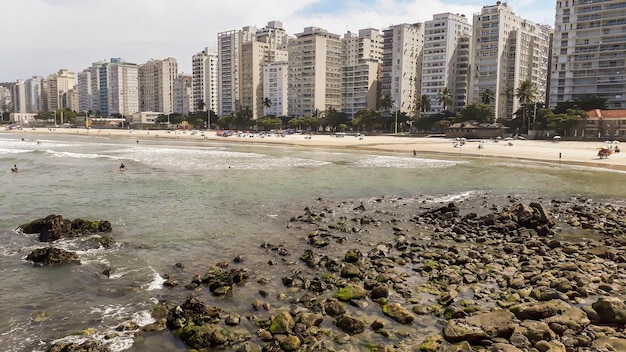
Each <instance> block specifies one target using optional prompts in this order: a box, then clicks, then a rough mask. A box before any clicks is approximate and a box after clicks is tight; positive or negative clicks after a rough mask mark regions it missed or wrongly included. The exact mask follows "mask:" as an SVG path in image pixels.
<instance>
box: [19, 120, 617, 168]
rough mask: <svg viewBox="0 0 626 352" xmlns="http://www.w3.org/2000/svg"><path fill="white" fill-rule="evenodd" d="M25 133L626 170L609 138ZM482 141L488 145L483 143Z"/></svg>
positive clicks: (59, 130)
mask: <svg viewBox="0 0 626 352" xmlns="http://www.w3.org/2000/svg"><path fill="white" fill-rule="evenodd" d="M12 133H17V134H23V135H24V137H23V138H24V139H25V140H29V139H30V138H29V137H28V135H29V134H74V135H76V134H79V135H89V136H99V137H102V136H111V137H128V138H129V139H135V142H138V143H141V141H148V140H154V139H157V138H161V139H163V138H166V139H181V140H198V141H202V140H207V141H224V142H237V143H266V144H278V145H294V146H299V147H314V148H339V149H358V150H373V151H384V152H392V153H408V154H413V153H414V152H415V155H416V156H419V154H420V153H444V154H452V155H454V154H456V155H460V156H474V157H491V158H510V159H520V160H536V161H543V162H553V163H567V164H571V165H580V166H590V167H601V168H607V169H614V170H626V154H624V153H613V154H612V155H610V156H609V157H608V158H603V159H600V158H599V157H598V150H599V148H601V147H610V148H615V147H616V146H619V144H612V143H611V144H607V143H606V141H602V142H599V141H592V142H583V141H562V140H558V141H557V140H552V141H549V140H523V139H514V140H467V141H465V143H464V144H463V145H460V143H459V142H458V141H456V140H455V139H452V138H443V137H412V136H405V135H375V136H367V135H360V136H359V135H358V134H345V135H340V136H336V135H330V134H315V135H308V134H307V135H303V134H290V135H285V136H284V137H283V136H281V135H279V134H273V135H265V136H263V137H262V136H260V135H259V134H246V133H242V134H240V135H237V134H234V135H231V136H229V137H222V136H218V135H217V133H216V131H215V130H211V131H198V132H197V133H194V134H192V131H181V130H178V131H166V130H150V131H147V130H119V129H101V130H99V129H89V130H87V129H84V128H83V129H73V128H56V129H47V128H36V129H23V130H18V131H13V132H12ZM479 145H482V147H481V148H479Z"/></svg>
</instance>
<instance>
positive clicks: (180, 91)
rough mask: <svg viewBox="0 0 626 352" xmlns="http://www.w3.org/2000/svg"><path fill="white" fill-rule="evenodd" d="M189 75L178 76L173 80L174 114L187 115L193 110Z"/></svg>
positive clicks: (191, 79)
mask: <svg viewBox="0 0 626 352" xmlns="http://www.w3.org/2000/svg"><path fill="white" fill-rule="evenodd" d="M192 81H193V78H192V77H191V76H189V75H183V74H181V75H179V76H178V77H177V78H176V79H175V80H174V113H177V114H181V115H187V114H189V112H190V111H191V110H192V108H193V93H192V87H191V84H192Z"/></svg>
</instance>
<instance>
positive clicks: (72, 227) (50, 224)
mask: <svg viewBox="0 0 626 352" xmlns="http://www.w3.org/2000/svg"><path fill="white" fill-rule="evenodd" d="M19 228H20V229H22V231H23V232H24V233H32V234H39V241H41V242H53V241H56V240H58V239H61V238H68V237H79V236H83V235H90V234H95V233H101V232H111V230H112V228H111V223H110V222H108V221H107V220H102V221H88V220H84V219H75V220H73V221H71V220H68V219H64V218H63V217H62V216H61V215H54V214H53V215H48V216H46V217H45V218H43V219H37V220H34V221H31V222H30V223H27V224H23V225H20V226H19Z"/></svg>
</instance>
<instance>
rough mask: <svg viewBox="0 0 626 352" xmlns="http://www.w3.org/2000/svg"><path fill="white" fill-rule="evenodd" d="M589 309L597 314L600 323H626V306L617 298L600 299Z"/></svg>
mask: <svg viewBox="0 0 626 352" xmlns="http://www.w3.org/2000/svg"><path fill="white" fill-rule="evenodd" d="M591 307H592V308H593V310H595V311H596V313H598V317H599V319H600V322H602V323H607V324H614V323H617V324H624V323H626V304H624V302H622V301H621V300H619V299H617V298H613V297H600V298H598V300H597V301H596V302H594V303H593V304H592V305H591Z"/></svg>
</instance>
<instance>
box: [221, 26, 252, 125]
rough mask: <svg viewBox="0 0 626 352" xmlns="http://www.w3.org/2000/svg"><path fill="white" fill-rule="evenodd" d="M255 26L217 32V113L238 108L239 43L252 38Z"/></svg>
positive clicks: (225, 112)
mask: <svg viewBox="0 0 626 352" xmlns="http://www.w3.org/2000/svg"><path fill="white" fill-rule="evenodd" d="M255 35H256V27H252V26H246V27H243V29H241V30H230V31H225V32H220V33H218V34H217V55H218V64H217V67H218V68H217V84H218V103H217V105H218V107H217V109H218V115H220V116H223V115H227V114H229V113H231V112H237V111H239V110H240V108H241V105H240V101H239V56H240V53H241V45H242V44H243V43H245V42H249V41H252V40H254V38H255Z"/></svg>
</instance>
